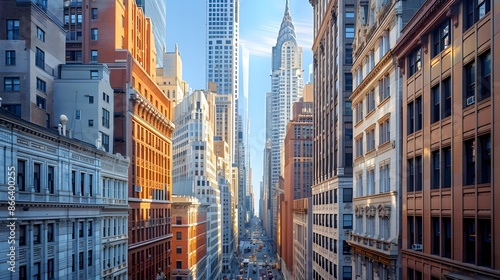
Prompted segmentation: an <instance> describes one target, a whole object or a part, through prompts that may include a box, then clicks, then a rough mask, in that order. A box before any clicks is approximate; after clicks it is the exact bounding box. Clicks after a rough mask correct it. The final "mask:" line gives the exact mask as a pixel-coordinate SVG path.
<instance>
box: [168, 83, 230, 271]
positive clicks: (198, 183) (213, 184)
mask: <svg viewBox="0 0 500 280" xmlns="http://www.w3.org/2000/svg"><path fill="white" fill-rule="evenodd" d="M214 104H215V96H214V94H212V93H211V92H206V91H201V90H195V91H194V92H193V93H191V94H190V95H188V96H186V97H185V98H184V99H183V100H182V101H181V102H180V103H179V104H177V106H175V118H174V120H175V125H176V130H175V132H174V147H173V159H174V162H173V166H174V170H173V179H174V180H173V193H174V194H176V195H187V196H194V197H196V198H198V200H199V201H200V203H201V204H202V205H205V206H206V207H207V221H208V222H207V242H206V244H207V279H219V278H220V276H221V272H222V231H221V230H220V229H221V226H222V224H221V223H222V220H221V219H222V209H221V201H220V198H221V190H220V187H219V185H218V180H217V156H216V154H215V150H214V148H215V146H214V120H213V118H212V116H214V115H215V114H214V113H213V111H214V110H215V108H214Z"/></svg>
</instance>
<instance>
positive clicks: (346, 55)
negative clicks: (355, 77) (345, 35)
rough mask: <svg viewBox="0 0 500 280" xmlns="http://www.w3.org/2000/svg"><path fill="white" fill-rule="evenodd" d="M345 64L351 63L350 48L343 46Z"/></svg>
mask: <svg viewBox="0 0 500 280" xmlns="http://www.w3.org/2000/svg"><path fill="white" fill-rule="evenodd" d="M344 62H345V64H352V48H347V47H346V48H345V58H344Z"/></svg>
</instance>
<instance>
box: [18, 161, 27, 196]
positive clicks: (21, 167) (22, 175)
mask: <svg viewBox="0 0 500 280" xmlns="http://www.w3.org/2000/svg"><path fill="white" fill-rule="evenodd" d="M25 179H26V161H25V160H20V159H18V160H17V187H18V188H19V190H20V191H26V181H25Z"/></svg>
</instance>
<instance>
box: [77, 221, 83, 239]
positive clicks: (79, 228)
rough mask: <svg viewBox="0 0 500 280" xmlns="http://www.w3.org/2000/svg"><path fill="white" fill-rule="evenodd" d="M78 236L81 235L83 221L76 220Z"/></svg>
mask: <svg viewBox="0 0 500 280" xmlns="http://www.w3.org/2000/svg"><path fill="white" fill-rule="evenodd" d="M78 237H83V222H78Z"/></svg>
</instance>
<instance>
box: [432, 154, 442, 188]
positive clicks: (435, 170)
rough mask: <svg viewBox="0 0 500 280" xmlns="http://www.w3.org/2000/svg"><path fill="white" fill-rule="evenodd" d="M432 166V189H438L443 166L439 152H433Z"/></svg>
mask: <svg viewBox="0 0 500 280" xmlns="http://www.w3.org/2000/svg"><path fill="white" fill-rule="evenodd" d="M431 162H432V163H431V166H432V171H431V188H433V189H437V188H439V187H440V185H441V184H440V178H439V176H440V174H441V172H440V165H441V160H440V158H439V150H437V151H434V152H432V154H431Z"/></svg>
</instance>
